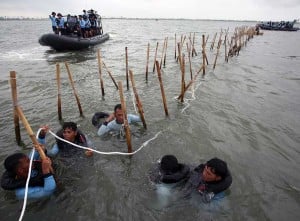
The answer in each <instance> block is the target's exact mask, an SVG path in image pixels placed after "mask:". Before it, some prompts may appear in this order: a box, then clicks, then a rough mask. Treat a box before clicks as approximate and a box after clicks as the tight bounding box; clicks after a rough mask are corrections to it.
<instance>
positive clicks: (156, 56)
mask: <svg viewBox="0 0 300 221" xmlns="http://www.w3.org/2000/svg"><path fill="white" fill-rule="evenodd" d="M157 50H158V42H157V43H156V49H155V55H154V64H153V71H152V72H153V73H154V71H155V62H156V57H157Z"/></svg>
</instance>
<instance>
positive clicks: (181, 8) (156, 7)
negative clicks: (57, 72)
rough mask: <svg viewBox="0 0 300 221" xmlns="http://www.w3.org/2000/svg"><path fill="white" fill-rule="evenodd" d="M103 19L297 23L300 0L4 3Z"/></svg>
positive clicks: (1, 7)
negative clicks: (89, 13) (87, 12)
mask: <svg viewBox="0 0 300 221" xmlns="http://www.w3.org/2000/svg"><path fill="white" fill-rule="evenodd" d="M91 8H93V9H95V10H97V11H98V12H99V13H100V14H101V16H103V17H121V16H123V17H129V18H187V19H225V20H228V19H230V20H255V21H260V20H293V19H299V18H300V0H206V1H205V0H47V1H43V0H0V16H25V17H47V16H48V15H49V14H50V13H51V12H52V11H55V12H61V13H62V14H81V12H82V9H91Z"/></svg>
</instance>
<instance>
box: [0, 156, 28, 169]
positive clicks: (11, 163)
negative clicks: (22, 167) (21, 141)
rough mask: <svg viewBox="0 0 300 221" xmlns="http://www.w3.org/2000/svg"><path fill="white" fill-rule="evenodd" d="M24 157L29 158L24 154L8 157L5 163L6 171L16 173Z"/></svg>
mask: <svg viewBox="0 0 300 221" xmlns="http://www.w3.org/2000/svg"><path fill="white" fill-rule="evenodd" d="M24 157H27V156H26V155H25V154H23V153H15V154H12V155H10V156H8V157H7V158H6V159H5V161H4V167H5V169H6V170H7V171H8V172H10V173H15V172H16V170H17V168H18V166H19V163H20V159H22V158H24Z"/></svg>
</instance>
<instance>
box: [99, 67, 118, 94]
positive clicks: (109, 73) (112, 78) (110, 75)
mask: <svg viewBox="0 0 300 221" xmlns="http://www.w3.org/2000/svg"><path fill="white" fill-rule="evenodd" d="M102 64H103V67H104V68H105V69H106V71H107V73H108V75H109V77H110V78H111V80H112V81H113V82H114V85H115V86H116V88H117V90H118V89H119V88H118V84H117V83H116V81H115V79H114V77H113V76H112V74H111V72H110V71H109V70H108V68H107V67H106V65H105V63H104V61H102Z"/></svg>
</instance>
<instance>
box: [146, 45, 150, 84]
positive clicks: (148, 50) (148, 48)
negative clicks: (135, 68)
mask: <svg viewBox="0 0 300 221" xmlns="http://www.w3.org/2000/svg"><path fill="white" fill-rule="evenodd" d="M149 52H150V43H148V47H147V63H146V82H148V69H149V67H148V66H149Z"/></svg>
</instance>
